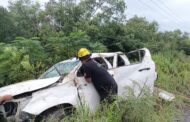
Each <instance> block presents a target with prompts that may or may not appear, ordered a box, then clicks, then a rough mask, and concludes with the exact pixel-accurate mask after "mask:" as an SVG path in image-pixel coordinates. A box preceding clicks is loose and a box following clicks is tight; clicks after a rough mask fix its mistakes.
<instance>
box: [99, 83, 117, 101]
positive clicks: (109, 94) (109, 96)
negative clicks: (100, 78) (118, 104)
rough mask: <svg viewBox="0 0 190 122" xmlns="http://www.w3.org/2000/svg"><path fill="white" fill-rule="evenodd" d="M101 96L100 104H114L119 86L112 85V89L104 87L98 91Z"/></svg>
mask: <svg viewBox="0 0 190 122" xmlns="http://www.w3.org/2000/svg"><path fill="white" fill-rule="evenodd" d="M98 92H99V95H100V102H103V101H107V102H108V103H112V102H113V101H115V96H116V95H117V92H118V88H117V85H112V86H110V87H107V86H105V87H103V88H102V89H101V90H99V91H98Z"/></svg>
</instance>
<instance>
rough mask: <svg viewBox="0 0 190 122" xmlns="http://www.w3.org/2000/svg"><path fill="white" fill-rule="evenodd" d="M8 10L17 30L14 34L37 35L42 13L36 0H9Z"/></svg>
mask: <svg viewBox="0 0 190 122" xmlns="http://www.w3.org/2000/svg"><path fill="white" fill-rule="evenodd" d="M9 10H10V14H11V17H12V18H13V20H14V26H15V28H16V30H17V31H16V36H23V37H33V36H38V35H39V29H40V23H41V20H42V18H43V14H42V10H41V8H40V4H39V3H38V2H36V3H33V2H32V1H31V0H16V1H11V2H10V5H9ZM41 14H42V15H41Z"/></svg>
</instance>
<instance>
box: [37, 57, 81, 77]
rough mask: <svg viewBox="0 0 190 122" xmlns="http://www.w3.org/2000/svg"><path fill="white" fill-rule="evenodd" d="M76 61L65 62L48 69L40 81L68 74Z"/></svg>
mask: <svg viewBox="0 0 190 122" xmlns="http://www.w3.org/2000/svg"><path fill="white" fill-rule="evenodd" d="M78 63H79V61H78V60H75V61H67V62H59V63H57V64H55V65H54V66H52V67H51V68H50V69H48V70H47V71H46V72H45V73H44V74H43V75H42V76H41V77H40V79H44V78H51V77H57V76H61V75H64V74H68V73H69V72H70V71H71V70H72V69H73V68H74V67H75V66H76V65H77V64H78Z"/></svg>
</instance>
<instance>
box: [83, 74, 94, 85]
mask: <svg viewBox="0 0 190 122" xmlns="http://www.w3.org/2000/svg"><path fill="white" fill-rule="evenodd" d="M84 78H85V80H86V82H87V83H90V82H92V79H91V77H90V76H88V75H87V74H86V73H84Z"/></svg>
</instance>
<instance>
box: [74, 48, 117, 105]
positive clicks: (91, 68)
mask: <svg viewBox="0 0 190 122" xmlns="http://www.w3.org/2000/svg"><path fill="white" fill-rule="evenodd" d="M78 58H79V60H80V61H81V62H82V67H81V70H82V72H83V74H84V78H85V80H86V81H87V82H88V83H90V82H92V83H93V85H94V87H95V88H96V90H97V92H98V93H99V95H100V100H101V101H104V100H107V101H108V102H112V101H113V99H112V98H113V97H112V96H113V95H117V83H116V82H115V80H114V78H113V77H112V76H111V75H110V74H109V73H108V72H107V70H106V69H104V68H103V67H101V66H100V65H97V63H96V62H95V61H93V60H92V59H91V53H90V51H89V50H88V49H86V48H81V49H80V50H79V51H78Z"/></svg>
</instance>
